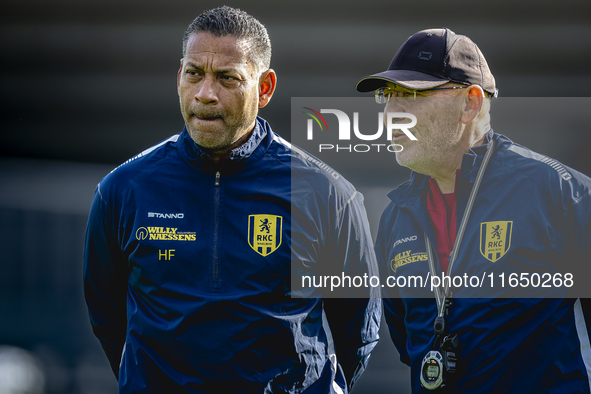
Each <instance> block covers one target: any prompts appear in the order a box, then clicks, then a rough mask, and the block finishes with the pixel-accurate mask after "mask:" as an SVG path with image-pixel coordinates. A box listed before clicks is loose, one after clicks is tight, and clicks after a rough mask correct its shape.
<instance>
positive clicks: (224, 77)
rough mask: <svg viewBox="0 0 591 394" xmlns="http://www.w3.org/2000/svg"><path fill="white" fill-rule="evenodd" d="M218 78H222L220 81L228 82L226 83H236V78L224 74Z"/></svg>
mask: <svg viewBox="0 0 591 394" xmlns="http://www.w3.org/2000/svg"><path fill="white" fill-rule="evenodd" d="M220 78H222V79H226V80H228V81H237V80H238V78H236V77H233V76H231V75H226V74H222V75H221V76H220Z"/></svg>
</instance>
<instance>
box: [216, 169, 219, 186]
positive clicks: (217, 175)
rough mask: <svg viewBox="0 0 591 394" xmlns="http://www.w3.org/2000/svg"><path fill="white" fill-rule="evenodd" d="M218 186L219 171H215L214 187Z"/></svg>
mask: <svg viewBox="0 0 591 394" xmlns="http://www.w3.org/2000/svg"><path fill="white" fill-rule="evenodd" d="M219 186H220V172H219V171H218V172H216V173H215V187H219Z"/></svg>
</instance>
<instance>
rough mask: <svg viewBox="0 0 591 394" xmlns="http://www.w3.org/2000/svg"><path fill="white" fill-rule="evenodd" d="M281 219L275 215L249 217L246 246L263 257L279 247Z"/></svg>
mask: <svg viewBox="0 0 591 394" xmlns="http://www.w3.org/2000/svg"><path fill="white" fill-rule="evenodd" d="M282 225H283V218H282V217H281V216H277V215H250V216H249V217H248V244H249V245H250V247H251V248H252V249H253V250H254V251H255V252H257V253H258V254H260V255H261V256H263V257H265V256H268V255H270V254H271V253H273V252H274V251H275V250H277V248H278V247H279V245H281V234H282V232H281V229H282Z"/></svg>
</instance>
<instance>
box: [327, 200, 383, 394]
mask: <svg viewBox="0 0 591 394" xmlns="http://www.w3.org/2000/svg"><path fill="white" fill-rule="evenodd" d="M354 193H355V195H354V196H353V197H351V198H350V199H349V200H348V201H347V202H346V203H345V205H344V206H342V208H341V209H338V210H337V212H336V223H335V226H334V228H333V229H332V234H331V236H330V239H331V241H330V242H328V247H327V248H326V249H325V250H326V253H328V254H330V256H325V258H324V259H323V261H324V262H327V261H329V260H330V261H332V262H334V263H335V265H336V266H338V267H339V268H338V270H335V271H334V272H333V274H335V275H339V276H341V279H342V278H343V276H345V277H346V276H349V277H351V278H353V277H359V278H363V277H364V275H365V276H367V278H371V277H372V276H376V277H377V275H378V274H377V265H376V260H375V253H374V251H373V248H372V240H371V234H370V230H369V223H368V221H367V215H366V212H365V208H364V206H363V196H362V195H361V194H360V193H358V192H356V191H355V192H354ZM367 280H368V281H369V279H367ZM362 288H364V290H363V293H364V294H363V296H362V297H358V296H359V295H360V294H359V293H355V295H354V296H355V298H350V297H351V296H349V297H347V296H348V295H349V294H347V292H346V291H344V292H338V293H337V294H335V293H333V294H331V295H330V297H335V296H336V297H339V298H328V297H324V296H323V297H324V311H325V314H326V318H327V320H328V323H329V325H330V328H331V333H332V337H333V341H334V346H335V353H336V356H337V360H338V362H339V364H340V366H341V368H342V369H343V372H344V374H345V378H346V380H347V386H348V388H349V390H351V389H352V387H353V385H354V384H355V382H356V381H357V379H359V377H360V376H361V374H362V373H363V371H364V370H365V368H366V367H367V363H368V360H369V356H370V353H371V351H372V350H373V348H374V347H375V346H376V344H377V342H378V339H379V335H378V332H379V328H380V319H381V315H382V309H381V300H380V298H379V290H378V289H375V290H372V289H371V288H365V285H364V286H362ZM341 290H346V289H343V288H341ZM327 292H328V289H325V294H324V295H327ZM341 297H347V298H341Z"/></svg>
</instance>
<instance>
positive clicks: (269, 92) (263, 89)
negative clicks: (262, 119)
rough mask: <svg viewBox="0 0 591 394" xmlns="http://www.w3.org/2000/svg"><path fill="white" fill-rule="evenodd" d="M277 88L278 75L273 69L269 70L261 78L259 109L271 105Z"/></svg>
mask: <svg viewBox="0 0 591 394" xmlns="http://www.w3.org/2000/svg"><path fill="white" fill-rule="evenodd" d="M275 86H277V74H275V71H274V70H273V69H271V68H270V69H268V70H267V71H265V72H264V73H263V74H262V75H261V77H260V78H259V108H263V107H264V106H265V105H267V104H268V103H269V101H270V100H271V97H272V96H273V92H275Z"/></svg>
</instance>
